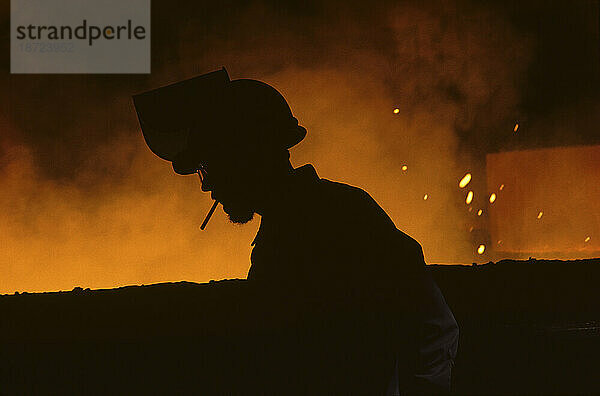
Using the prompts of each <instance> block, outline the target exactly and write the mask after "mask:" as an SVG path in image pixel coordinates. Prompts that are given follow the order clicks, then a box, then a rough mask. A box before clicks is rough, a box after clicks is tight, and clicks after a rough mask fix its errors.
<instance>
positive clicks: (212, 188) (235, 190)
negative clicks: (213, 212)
mask: <svg viewBox="0 0 600 396" xmlns="http://www.w3.org/2000/svg"><path fill="white" fill-rule="evenodd" d="M200 175H201V177H200V180H201V183H202V191H205V192H210V193H211V198H212V199H214V200H216V201H219V202H220V203H221V204H222V205H223V210H224V211H225V213H226V214H227V216H228V218H229V220H230V221H231V222H232V223H236V224H244V223H247V222H249V221H250V220H252V219H253V217H254V213H255V208H254V205H253V198H254V197H255V189H256V184H255V183H254V182H253V181H255V180H256V176H257V175H254V174H253V172H252V169H251V166H250V165H244V164H243V161H240V160H239V158H236V160H233V161H213V162H212V166H211V165H210V164H208V163H207V164H206V165H205V166H203V171H202V173H200Z"/></svg>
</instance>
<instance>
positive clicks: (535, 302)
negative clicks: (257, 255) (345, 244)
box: [0, 259, 600, 394]
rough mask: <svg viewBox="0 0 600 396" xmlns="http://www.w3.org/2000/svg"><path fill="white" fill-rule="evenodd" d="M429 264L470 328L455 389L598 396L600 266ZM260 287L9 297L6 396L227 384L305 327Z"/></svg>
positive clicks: (3, 339) (1, 340) (191, 286)
mask: <svg viewBox="0 0 600 396" xmlns="http://www.w3.org/2000/svg"><path fill="white" fill-rule="evenodd" d="M428 268H429V270H430V271H431V272H432V274H433V275H434V278H435V279H436V281H437V283H438V285H439V286H440V288H441V289H442V291H443V293H444V295H445V297H446V300H447V302H448V304H449V305H450V307H451V308H452V310H453V312H454V314H455V316H456V319H457V321H458V323H459V326H460V328H461V338H460V346H459V355H458V357H457V360H456V366H455V368H454V378H453V389H454V392H455V393H457V394H482V393H487V394H514V393H600V378H599V376H597V372H598V370H599V369H600V363H599V361H598V356H600V299H599V298H598V286H599V285H600V259H589V260H574V261H558V260H528V261H511V260H503V261H500V262H498V263H489V264H484V265H477V266H435V265H434V266H428ZM368 281H369V280H368V279H365V282H368ZM252 290H253V289H252V288H250V284H249V282H248V281H246V280H240V279H232V280H222V281H216V282H214V281H211V282H210V283H203V284H198V283H193V282H176V283H161V284H154V285H146V286H127V287H120V288H116V289H102V290H89V289H86V290H83V289H81V288H75V289H74V290H72V291H69V292H53V293H28V294H25V293H21V294H18V295H16V294H15V295H2V296H0V317H1V318H2V319H1V321H0V353H1V355H0V358H1V363H0V385H1V386H0V394H2V392H3V391H5V392H7V394H12V393H53V392H57V393H69V392H76V393H106V392H108V393H113V392H115V391H119V393H120V392H137V391H140V392H143V391H144V389H146V390H148V389H151V390H152V392H151V393H160V392H161V391H164V392H168V393H170V392H171V391H172V390H173V389H175V388H174V387H176V386H179V387H180V388H179V390H180V391H182V392H184V393H187V392H190V393H195V392H194V390H196V391H198V388H195V387H196V386H200V385H199V384H201V383H203V384H204V385H203V386H204V388H202V391H199V393H220V392H221V391H223V390H224V389H231V384H233V383H237V382H239V383H243V382H244V381H248V380H249V378H255V377H256V376H257V375H259V374H258V373H259V372H260V370H261V368H260V364H261V362H262V360H261V357H260V356H261V353H263V352H264V347H265V345H268V344H270V343H272V342H273V340H274V339H275V338H277V337H284V336H290V333H293V331H294V330H293V329H294V325H295V324H296V323H297V322H298V321H299V320H301V318H300V319H299V318H298V317H297V316H295V315H294V313H293V310H290V309H289V306H288V304H287V303H288V302H287V301H285V299H284V300H283V301H279V302H278V304H276V305H275V306H273V307H272V308H271V311H269V310H259V311H257V309H256V307H257V306H260V305H261V304H262V302H264V301H265V300H264V299H268V298H269V296H268V295H261V294H260V293H255V292H253V291H252ZM255 347H256V348H259V349H260V348H263V352H256V351H254V352H249V351H253V348H255ZM253 353H254V354H255V355H256V356H258V357H256V356H255V355H253ZM250 355H252V356H254V357H251V358H249V356H250ZM280 369H281V370H283V371H282V372H280V373H278V374H277V373H275V372H272V373H271V374H270V375H272V376H274V377H276V376H277V375H279V376H280V377H281V376H283V375H284V370H285V368H280ZM270 370H273V368H272V367H271V368H270ZM159 378H160V380H159ZM177 384H179V385H177ZM290 386H292V387H293V385H290ZM237 389H238V390H239V389H240V388H237ZM241 389H243V388H241Z"/></svg>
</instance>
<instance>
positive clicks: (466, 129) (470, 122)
mask: <svg viewBox="0 0 600 396" xmlns="http://www.w3.org/2000/svg"><path fill="white" fill-rule="evenodd" d="M8 3H9V2H4V3H2V4H0V19H1V20H0V23H1V24H2V25H3V26H9V15H10V13H9V8H8ZM290 3H291V5H288V4H287V2H285V4H284V3H280V2H269V1H250V2H246V1H244V2H242V1H236V0H234V1H233V2H232V3H231V4H229V3H228V5H227V6H226V7H224V6H223V5H222V4H221V3H218V2H198V1H192V0H182V1H181V2H178V7H172V5H171V4H170V2H159V1H156V2H153V4H152V7H153V8H152V15H153V20H152V74H150V75H10V74H9V72H8V64H9V62H8V61H9V60H8V58H7V54H8V53H9V51H8V50H6V51H4V52H2V51H0V57H4V58H2V60H3V61H4V62H1V63H0V68H1V73H0V88H1V89H2V93H3V94H4V95H1V96H0V132H1V133H0V205H1V208H2V211H0V293H13V292H15V291H29V292H35V291H53V290H71V289H72V288H73V287H75V286H80V287H83V288H86V287H89V288H111V287H117V286H123V285H131V284H148V283H156V282H166V281H180V280H188V281H195V282H206V281H209V280H211V279H223V278H244V277H246V274H247V272H248V269H249V267H250V252H251V246H250V242H251V241H252V239H253V237H254V235H255V233H256V230H257V228H258V225H259V219H258V218H257V219H255V220H254V221H252V222H251V223H249V224H247V225H244V226H235V225H232V224H229V223H228V222H227V220H226V216H225V215H224V213H223V212H222V209H221V208H218V209H217V211H216V212H215V214H214V216H213V218H212V219H211V221H210V223H209V224H208V226H207V228H206V230H205V231H200V230H199V229H198V227H199V226H200V224H201V222H202V220H203V219H204V216H205V215H206V213H207V211H208V209H209V208H210V206H211V201H210V199H209V197H208V196H207V195H206V194H203V193H202V192H201V190H200V186H199V181H198V177H197V176H187V177H184V176H178V175H176V174H174V173H173V171H172V169H171V167H170V164H169V163H166V162H164V161H162V160H160V159H159V158H157V157H155V156H154V155H153V154H152V153H151V152H150V150H149V149H148V148H147V147H146V145H145V143H144V140H143V138H142V135H141V132H140V130H139V126H138V124H137V119H136V117H135V112H134V109H133V106H132V103H131V99H130V98H131V95H132V94H135V93H138V92H142V91H145V90H147V89H151V88H155V87H158V86H161V85H165V84H167V83H171V82H174V81H179V80H182V79H185V78H190V77H192V76H195V75H198V74H202V73H205V72H208V71H212V70H217V69H219V68H221V66H223V65H225V66H226V67H227V70H228V71H229V74H230V76H231V77H232V78H255V79H259V80H264V81H266V82H268V83H270V84H271V85H273V86H274V87H276V88H277V89H278V90H280V91H281V92H282V93H283V94H284V96H285V97H286V99H287V100H288V102H289V103H290V105H291V108H292V111H293V113H294V115H295V116H296V117H297V118H298V119H299V121H300V124H301V125H303V126H305V127H306V128H307V130H308V135H307V137H306V139H305V140H304V141H303V142H302V143H300V144H299V145H298V146H297V147H295V148H293V149H292V150H291V159H292V163H293V164H294V165H295V166H299V165H302V164H305V163H312V164H313V165H314V166H315V168H316V170H317V172H318V173H319V175H320V176H321V177H324V178H328V179H331V180H336V181H341V182H345V183H349V184H352V185H356V186H359V187H361V188H363V189H365V190H366V191H368V192H369V193H370V194H371V195H372V196H373V197H374V198H375V200H376V201H377V202H378V203H379V204H380V205H381V206H382V207H383V208H384V209H385V210H386V211H387V213H388V214H389V215H390V217H391V218H392V219H393V220H394V222H395V223H396V225H397V226H398V228H400V229H401V230H403V231H405V232H406V233H408V234H409V235H411V236H412V237H414V238H415V239H417V240H418V241H419V242H420V243H421V245H422V246H423V250H424V254H425V258H426V260H427V262H428V263H463V264H468V263H471V262H472V261H473V260H479V261H487V260H489V259H490V257H491V256H489V254H492V253H493V252H495V251H496V249H494V248H492V247H490V246H489V244H488V242H487V241H484V240H483V239H485V238H482V237H481V236H482V235H484V231H485V232H487V226H488V220H489V218H488V215H490V214H489V213H488V212H489V211H488V210H487V206H486V205H489V193H491V192H492V191H489V193H488V194H487V195H486V175H485V154H486V153H487V152H490V151H498V148H502V147H504V146H510V147H512V146H513V145H515V144H516V145H517V146H519V145H520V146H522V147H532V146H533V147H535V144H537V140H542V139H543V140H544V141H545V140H546V139H552V140H553V143H560V145H565V144H567V143H565V142H568V141H569V140H570V139H572V138H573V136H575V137H577V136H580V138H581V140H583V141H587V140H589V139H591V137H590V136H592V135H591V134H590V133H588V132H589V131H591V130H593V131H597V125H598V123H599V120H598V117H599V116H598V114H600V98H598V97H597V92H598V90H595V89H594V87H596V85H594V84H593V82H594V81H596V80H593V81H592V80H591V77H590V75H591V74H590V73H591V72H590V70H596V71H597V68H596V69H594V67H596V66H595V65H598V59H597V57H598V53H597V47H595V46H594V45H595V44H596V43H597V41H594V40H588V41H585V40H581V39H580V38H581V37H580V36H578V35H583V37H588V33H589V32H588V30H589V31H590V32H596V33H595V34H596V35H597V31H598V29H597V23H598V20H597V8H598V7H597V5H596V4H595V3H594V4H592V3H591V2H588V3H583V2H582V3H581V5H578V7H579V8H577V9H576V10H575V11H577V12H573V13H572V14H569V13H568V12H567V11H568V10H570V9H571V8H572V7H574V6H573V5H563V6H561V7H562V8H561V7H559V6H558V5H557V6H556V8H555V9H546V8H545V7H541V8H540V7H538V6H536V5H535V4H533V5H527V4H524V5H521V2H518V6H516V5H515V6H506V5H504V2H478V1H448V2H446V1H444V2H416V1H415V2H396V1H387V0H382V1H381V2H377V3H374V4H371V3H370V2H356V3H352V2H348V3H347V4H346V3H344V7H341V6H340V3H339V2H330V1H316V2H310V1H309V2H305V1H302V2H293V1H292V2H290ZM515 4H517V3H515ZM578 4H579V3H578ZM521 7H525V8H521ZM544 10H545V11H544ZM541 11H544V12H541ZM550 14H551V15H550ZM554 14H556V15H555V16H553V15H554ZM548 15H550V16H548ZM565 15H567V16H569V15H571V16H572V15H575V17H576V18H582V16H583V17H585V18H587V19H585V23H579V22H578V23H576V24H572V26H571V27H577V28H579V27H581V26H583V27H582V28H580V29H579V30H577V29H575V28H569V29H564V27H563V26H562V25H560V26H559V27H558V28H557V27H556V26H557V23H556V21H559V22H560V21H563V20H564V21H569V19H568V18H567V17H565ZM588 16H589V17H588ZM575 17H574V18H575ZM553 18H554V19H553ZM577 21H579V19H577ZM542 28H544V29H546V28H548V29H550V30H548V31H542V30H540V29H542ZM554 34H556V35H558V36H559V37H560V38H561V41H558V43H559V44H560V43H564V45H563V46H562V47H561V51H567V53H561V52H560V51H558V50H557V49H556V47H555V46H554V44H555V42H557V41H556V40H554V39H553V37H554V36H553V35H554ZM565 35H567V36H565ZM547 36H548V37H550V38H551V39H552V40H551V41H552V44H553V46H551V48H550V50H545V49H544V48H545V47H544V46H545V45H547V42H546V44H544V37H547ZM589 37H596V36H589ZM4 39H5V44H6V48H8V46H7V45H8V36H6V35H5V37H4ZM577 43H583V44H581V45H584V44H585V43H588V44H589V45H588V44H586V45H588V46H589V48H591V50H589V51H588V49H589V48H588V47H585V48H583V49H582V48H580V47H578V46H577V45H575V44H577ZM571 50H572V51H573V52H568V51H571ZM586 51H588V52H586ZM590 51H591V52H590ZM540 54H542V55H543V56H542V55H540ZM544 54H545V55H544ZM548 54H550V55H548ZM544 56H549V58H544ZM594 56H595V58H594ZM582 59H583V60H582ZM540 65H541V66H540ZM582 68H583V69H582ZM565 70H571V72H570V73H566V72H565ZM540 71H545V72H546V73H550V72H552V73H557V74H558V75H559V76H560V77H561V78H562V77H564V76H570V77H569V78H571V79H570V80H565V81H566V82H565V83H564V84H563V85H562V86H561V87H563V88H561V89H563V91H560V92H558V91H557V92H552V93H551V94H547V92H542V94H537V93H538V92H539V91H540V90H541V89H542V88H543V87H547V86H548V84H545V82H546V80H544V79H541V78H540V79H539V81H534V82H531V80H532V77H531V76H532V75H533V76H534V77H539V76H541V75H542V74H541V72H540ZM548 71H550V72H548ZM552 73H550V74H545V75H543V76H544V78H551V79H552V81H553V82H555V81H558V79H556V78H554V77H555V75H553V74H552ZM548 76H550V77H548ZM579 76H584V77H582V78H581V80H578V79H577V78H579ZM573 79H575V80H573ZM556 86H557V87H558V84H557V85H556ZM558 88H560V87H558ZM558 88H557V89H558ZM588 88H589V91H586V89H588ZM571 89H572V90H571ZM573 92H575V93H573ZM586 92H587V93H586ZM584 94H585V95H587V96H585V95H584ZM536 95H538V96H536ZM569 95H571V96H569ZM582 95H584V96H585V99H586V102H585V103H583V102H581V101H580V99H581V98H580V97H581V96H582ZM594 95H596V96H594ZM540 98H542V99H544V100H545V102H544V101H541V99H540ZM548 98H560V99H561V100H563V99H564V101H565V103H562V102H559V101H558V100H557V101H555V102H552V103H550V104H548V103H547V102H548ZM565 98H567V99H568V103H566V102H567V99H565ZM540 103H542V104H543V106H542V105H540ZM524 104H527V105H528V106H529V107H527V109H528V110H532V109H533V110H536V111H537V113H536V112H535V111H533V110H532V111H531V113H532V114H534V113H535V114H537V115H536V116H534V115H532V116H530V117H529V118H527V117H526V116H523V115H524V113H527V112H526V111H524V110H523V109H524V108H525V106H524ZM550 105H552V106H550ZM540 108H541V109H542V110H540ZM556 114H559V115H560V117H559V118H560V120H559V121H561V122H563V123H565V124H566V125H567V126H569V125H573V124H577V123H578V128H560V129H559V128H554V127H553V125H557V122H555V121H556V119H555V118H554V117H555V116H556ZM525 115H527V114H525ZM517 122H518V124H519V127H518V128H516V127H515V125H516V123H517ZM549 125H550V126H549ZM594 128H595V129H594ZM515 129H517V130H516V131H515ZM565 131H566V132H565ZM584 131H588V132H585V133H587V135H586V134H584ZM576 132H577V133H580V134H581V135H576ZM586 144H587V143H586ZM557 145H559V144H557ZM501 163H503V162H502V160H500V162H499V163H498V164H501ZM499 166H500V165H499ZM531 166H534V165H533V164H531ZM534 170H535V169H530V168H527V165H523V171H524V172H527V171H530V172H534ZM494 172H495V170H494ZM594 172H597V168H594ZM467 173H469V174H471V175H472V179H471V180H470V181H469V183H468V185H467V186H465V187H464V188H460V187H459V182H460V180H461V179H462V178H463V177H464V176H465V175H466V174H467ZM494 174H495V173H494ZM578 177H579V176H578ZM510 183H511V182H510V181H507V182H506V189H505V190H504V191H500V192H496V194H497V198H496V201H495V202H494V203H493V204H492V205H494V207H497V208H502V207H503V206H502V205H505V203H504V202H506V201H505V198H506V197H508V196H509V194H512V192H511V191H512V190H511V189H512V188H513V187H512V185H511V184H510ZM543 183H546V181H543ZM556 183H558V184H560V185H569V186H571V187H572V189H581V190H578V191H576V192H572V193H571V194H570V196H578V195H577V194H583V193H584V192H589V191H591V190H590V189H592V188H593V186H597V185H598V184H597V179H595V178H594V177H593V176H590V175H587V176H585V177H584V178H583V179H578V180H577V182H575V180H569V179H566V180H565V179H564V175H562V177H561V179H560V180H559V181H556ZM545 185H546V184H544V186H545ZM468 191H473V192H474V197H473V201H472V203H471V204H470V205H466V203H465V199H466V195H467V193H468ZM553 191H554V190H553ZM504 193H506V194H504ZM539 199H540V200H543V199H545V198H544V197H540V198H539ZM536 202H541V201H539V200H538V201H536ZM553 202H554V201H553ZM557 202H558V201H557ZM585 202H588V201H585ZM596 202H597V200H596ZM544 206H545V207H544V208H542V209H543V210H544V215H543V217H542V219H541V222H542V223H543V224H547V223H550V222H552V221H553V218H554V217H553V216H554V214H553V213H554V212H555V211H556V210H558V209H556V208H553V207H551V206H548V205H544ZM467 207H469V208H467ZM590 207H591V206H590ZM594 208H597V206H594ZM468 209H470V210H471V211H468ZM479 209H482V214H481V215H480V216H478V215H477V213H478V211H479ZM528 210H529V209H528ZM561 213H562V212H561ZM491 215H492V216H493V213H492V214H491ZM535 215H537V212H536V213H534V217H535ZM588 217H589V216H588ZM534 220H535V218H534ZM582 221H589V218H585V219H583V218H582ZM542 223H540V224H542ZM540 224H536V226H538V225H540ZM586 224H587V223H586ZM596 224H597V223H596ZM495 227H498V225H495ZM523 227H525V226H523ZM523 227H522V228H520V229H519V231H518V232H519V233H520V234H518V235H525V234H524V232H526V231H527V230H528V229H526V228H523ZM469 230H471V231H472V232H470V231H469ZM503 230H504V231H503ZM596 230H597V228H596ZM494 232H496V233H497V232H505V229H501V230H500V231H494ZM475 234H477V235H475ZM474 235H475V236H474ZM494 235H495V234H494ZM515 238H517V236H515ZM519 238H521V237H519ZM579 239H580V237H579V236H577V237H576V238H575V237H574V241H576V242H577V244H576V245H573V246H571V247H570V248H579V246H580V245H579ZM599 240H600V235H599V236H595V235H591V239H590V241H588V242H589V245H588V246H596V247H597V245H596V244H597V243H598V241H599ZM563 242H564V240H561V243H563ZM482 243H485V244H486V248H485V251H484V252H483V253H482V254H481V255H478V253H477V250H478V248H479V245H480V244H482ZM511 243H512V245H509V246H513V248H515V249H517V248H518V249H521V248H522V247H523V246H524V245H522V244H521V245H520V244H519V243H521V242H520V241H517V240H516V239H515V242H514V243H513V242H511ZM543 243H546V242H544V241H538V242H536V243H535V246H542V244H543ZM560 246H563V245H560ZM582 248H584V249H588V247H587V246H582ZM582 252H584V253H585V254H588V250H585V251H582Z"/></svg>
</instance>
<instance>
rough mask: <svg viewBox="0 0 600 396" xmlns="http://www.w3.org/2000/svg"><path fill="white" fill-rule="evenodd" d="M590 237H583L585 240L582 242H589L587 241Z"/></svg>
mask: <svg viewBox="0 0 600 396" xmlns="http://www.w3.org/2000/svg"><path fill="white" fill-rule="evenodd" d="M590 239H592V238H590V237H587V238H585V241H584V242H589V241H590Z"/></svg>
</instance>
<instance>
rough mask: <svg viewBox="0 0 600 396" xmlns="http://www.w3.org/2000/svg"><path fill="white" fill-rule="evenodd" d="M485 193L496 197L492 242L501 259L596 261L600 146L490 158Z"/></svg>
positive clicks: (599, 241) (599, 231)
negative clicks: (583, 259) (508, 257)
mask: <svg viewBox="0 0 600 396" xmlns="http://www.w3.org/2000/svg"><path fill="white" fill-rule="evenodd" d="M501 185H504V187H503V188H502V190H500V186H501ZM487 188H488V192H489V193H490V194H491V193H495V194H497V199H496V200H495V201H494V202H493V203H492V204H490V205H489V207H490V209H489V210H490V234H491V241H492V244H493V246H494V249H495V250H496V251H498V252H502V253H503V256H504V257H507V256H510V255H517V256H527V255H529V256H533V257H537V258H586V257H598V256H599V253H600V146H579V147H558V148H548V149H539V150H523V151H512V152H504V153H496V154H488V156H487Z"/></svg>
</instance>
